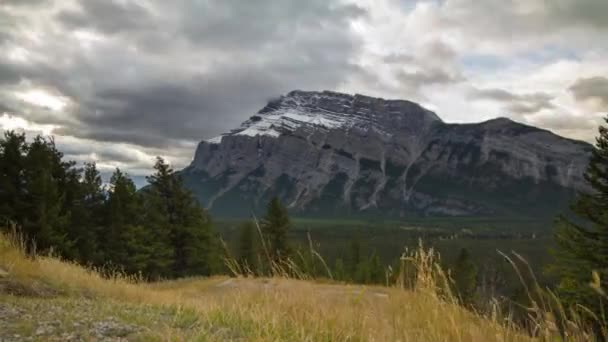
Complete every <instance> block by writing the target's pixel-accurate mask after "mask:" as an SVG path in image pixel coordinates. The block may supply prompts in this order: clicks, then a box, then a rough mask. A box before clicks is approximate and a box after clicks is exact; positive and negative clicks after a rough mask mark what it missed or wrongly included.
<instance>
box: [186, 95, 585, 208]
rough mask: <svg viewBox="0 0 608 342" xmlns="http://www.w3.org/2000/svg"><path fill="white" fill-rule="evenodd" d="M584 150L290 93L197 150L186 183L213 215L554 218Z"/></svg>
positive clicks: (510, 124)
mask: <svg viewBox="0 0 608 342" xmlns="http://www.w3.org/2000/svg"><path fill="white" fill-rule="evenodd" d="M590 151H591V145H589V144H587V143H583V142H579V141H574V140H570V139H566V138H562V137H560V136H557V135H555V134H553V133H551V132H549V131H546V130H542V129H539V128H535V127H531V126H526V125H523V124H520V123H517V122H514V121H511V120H509V119H505V118H499V119H494V120H490V121H486V122H482V123H477V124H448V123H444V122H443V121H442V120H441V119H440V118H439V117H438V116H437V115H436V114H435V113H433V112H431V111H429V110H426V109H424V108H423V107H421V106H419V105H418V104H416V103H413V102H409V101H403V100H384V99H379V98H372V97H367V96H362V95H354V96H352V95H347V94H341V93H335V92H329V91H324V92H304V91H292V92H290V93H289V94H287V95H285V96H282V97H280V98H278V99H276V100H273V101H270V102H269V103H268V105H266V107H264V108H263V109H262V110H260V111H259V112H258V113H257V114H256V115H254V116H252V117H251V118H250V119H249V120H247V121H245V122H244V123H243V124H242V125H241V127H239V128H237V129H234V130H233V131H231V132H230V133H226V134H223V135H221V136H219V137H216V138H213V139H210V140H207V141H202V142H201V143H200V144H199V146H198V148H197V151H196V155H195V157H194V160H193V162H192V164H191V165H190V166H189V167H187V168H186V169H184V170H183V171H182V175H183V177H184V180H185V182H186V184H187V186H189V187H190V188H191V189H192V190H193V191H194V192H195V194H196V195H197V196H198V197H199V199H200V200H201V202H202V203H203V204H204V205H205V206H206V207H208V208H210V210H211V212H212V213H215V214H217V215H227V216H237V215H246V214H247V213H249V212H250V211H251V210H252V209H256V208H259V207H260V206H262V205H263V204H264V203H265V202H266V201H267V200H268V199H269V198H270V197H272V196H275V195H277V196H279V197H280V198H281V199H282V200H283V201H284V202H285V203H286V204H288V205H289V207H290V208H291V210H292V212H296V213H299V214H301V215H312V216H329V215H346V214H357V215H384V216H411V215H417V216H435V215H447V216H470V215H473V216H513V215H516V216H520V215H551V214H554V212H555V211H557V210H560V209H562V208H563V207H564V206H565V204H566V203H567V202H568V201H569V200H570V199H571V198H572V196H573V194H574V193H575V191H576V190H581V189H585V183H584V180H583V176H582V174H583V171H584V169H585V167H586V164H587V160H588V158H589V154H590Z"/></svg>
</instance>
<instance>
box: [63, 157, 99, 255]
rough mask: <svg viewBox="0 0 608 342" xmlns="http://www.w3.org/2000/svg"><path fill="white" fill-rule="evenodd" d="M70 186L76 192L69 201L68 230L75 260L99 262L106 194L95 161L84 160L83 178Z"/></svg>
mask: <svg viewBox="0 0 608 342" xmlns="http://www.w3.org/2000/svg"><path fill="white" fill-rule="evenodd" d="M72 186H74V187H76V188H77V191H78V192H77V196H76V199H75V200H74V202H73V204H72V210H71V212H72V215H71V224H70V225H71V226H72V228H71V229H70V231H71V233H72V235H73V236H74V239H75V246H76V250H77V253H78V260H79V261H80V262H82V263H91V264H102V263H103V260H104V256H103V251H102V250H101V248H100V246H99V240H100V238H101V237H102V234H103V231H102V227H103V225H104V206H105V200H106V196H105V194H104V190H103V187H102V180H101V175H100V174H99V171H98V170H97V166H96V165H95V163H85V164H84V172H83V175H82V179H81V180H80V182H76V184H74V185H72Z"/></svg>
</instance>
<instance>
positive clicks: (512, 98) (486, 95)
mask: <svg viewBox="0 0 608 342" xmlns="http://www.w3.org/2000/svg"><path fill="white" fill-rule="evenodd" d="M468 96H469V98H470V99H472V100H491V101H496V102H501V103H503V104H504V105H505V108H506V110H508V111H509V112H511V113H513V114H533V113H537V112H539V111H541V110H543V109H553V108H555V106H554V105H553V103H552V102H551V101H552V100H553V96H551V95H549V94H547V93H542V92H537V93H529V94H515V93H512V92H509V91H507V90H504V89H498V88H490V89H477V88H473V89H472V90H471V91H470V92H469V94H468Z"/></svg>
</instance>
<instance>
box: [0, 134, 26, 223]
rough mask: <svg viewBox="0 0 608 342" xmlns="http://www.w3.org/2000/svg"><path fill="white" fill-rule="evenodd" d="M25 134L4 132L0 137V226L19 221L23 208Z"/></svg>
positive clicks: (24, 213) (22, 214)
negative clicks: (2, 136)
mask: <svg viewBox="0 0 608 342" xmlns="http://www.w3.org/2000/svg"><path fill="white" fill-rule="evenodd" d="M27 148H28V146H27V144H26V142H25V134H17V133H15V132H14V131H7V132H4V138H0V227H6V226H8V225H6V223H7V221H10V222H12V223H21V221H22V219H23V217H24V215H26V214H27V213H26V212H24V210H25V208H24V207H25V187H26V182H25V154H26V153H27Z"/></svg>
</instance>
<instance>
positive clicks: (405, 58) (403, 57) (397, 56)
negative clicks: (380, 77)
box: [382, 53, 416, 64]
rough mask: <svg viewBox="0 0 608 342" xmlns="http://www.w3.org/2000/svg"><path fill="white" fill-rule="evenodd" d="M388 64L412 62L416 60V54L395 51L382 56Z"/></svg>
mask: <svg viewBox="0 0 608 342" xmlns="http://www.w3.org/2000/svg"><path fill="white" fill-rule="evenodd" d="M382 60H383V61H384V63H388V64H411V63H413V62H415V61H416V59H415V58H414V56H412V55H409V54H405V53H393V54H390V55H386V56H384V57H383V58H382Z"/></svg>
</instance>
